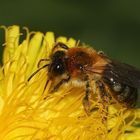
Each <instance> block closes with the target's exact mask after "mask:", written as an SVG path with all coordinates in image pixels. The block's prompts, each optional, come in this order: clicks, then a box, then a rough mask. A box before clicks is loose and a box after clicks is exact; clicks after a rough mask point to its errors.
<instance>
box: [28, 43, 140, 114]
mask: <svg viewBox="0 0 140 140" xmlns="http://www.w3.org/2000/svg"><path fill="white" fill-rule="evenodd" d="M58 48H61V50H60V49H58ZM62 48H63V49H62ZM40 61H43V59H42V60H40ZM45 67H48V77H49V80H56V79H57V83H56V85H55V86H54V88H53V91H56V90H58V89H59V87H60V86H62V85H63V84H64V83H68V82H69V81H72V83H80V85H82V86H85V96H84V98H83V106H84V108H85V110H86V111H87V112H88V109H89V107H88V105H89V96H90V93H91V92H92V91H91V90H92V88H91V87H92V85H91V81H95V83H96V86H97V87H98V89H99V91H100V98H101V99H102V102H103V104H104V103H107V102H108V100H109V98H110V97H111V98H113V99H115V100H116V101H117V102H118V103H120V104H121V105H123V106H125V107H126V108H133V107H134V106H135V105H136V101H137V92H138V91H137V90H138V88H139V87H140V71H139V70H137V69H136V68H134V67H132V66H130V65H128V64H124V63H120V62H117V61H115V60H111V59H110V58H108V57H107V56H105V55H104V54H103V53H101V52H97V51H95V50H94V49H92V48H88V47H82V46H81V47H80V46H79V47H75V48H69V47H68V46H66V45H65V44H63V43H60V42H59V43H57V44H56V45H55V46H54V49H53V51H52V54H51V56H50V62H49V64H47V65H44V66H43V67H41V68H39V69H38V70H37V71H36V72H34V73H33V74H32V75H31V77H30V78H29V79H28V81H29V80H30V79H31V78H32V77H33V76H34V75H35V74H36V73H37V72H38V71H40V70H41V69H43V68H45ZM78 86H79V85H78ZM106 87H107V88H108V90H107V88H106ZM108 92H109V93H108Z"/></svg>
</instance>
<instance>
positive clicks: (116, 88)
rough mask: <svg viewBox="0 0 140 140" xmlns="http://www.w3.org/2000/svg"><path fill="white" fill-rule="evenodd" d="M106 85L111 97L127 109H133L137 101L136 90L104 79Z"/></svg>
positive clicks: (112, 80)
mask: <svg viewBox="0 0 140 140" xmlns="http://www.w3.org/2000/svg"><path fill="white" fill-rule="evenodd" d="M105 82H106V83H107V84H108V86H109V88H110V90H111V92H112V96H113V97H114V98H115V99H116V100H117V101H118V102H119V103H121V104H123V105H124V106H125V107H127V108H133V107H134V106H135V105H136V101H137V89H136V88H134V87H131V86H129V85H125V84H122V83H119V82H116V81H114V79H113V78H110V79H109V80H108V79H105Z"/></svg>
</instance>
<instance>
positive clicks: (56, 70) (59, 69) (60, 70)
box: [53, 63, 65, 75]
mask: <svg viewBox="0 0 140 140" xmlns="http://www.w3.org/2000/svg"><path fill="white" fill-rule="evenodd" d="M53 72H54V74H56V75H61V74H63V73H64V72H65V67H64V65H63V64H62V63H59V64H56V65H55V66H54V67H53Z"/></svg>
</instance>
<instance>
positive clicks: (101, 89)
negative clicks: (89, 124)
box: [97, 81, 110, 123]
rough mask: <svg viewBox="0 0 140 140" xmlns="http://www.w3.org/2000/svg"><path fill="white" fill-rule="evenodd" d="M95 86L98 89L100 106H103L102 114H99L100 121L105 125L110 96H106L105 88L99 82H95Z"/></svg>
mask: <svg viewBox="0 0 140 140" xmlns="http://www.w3.org/2000/svg"><path fill="white" fill-rule="evenodd" d="M97 85H98V87H99V96H100V100H101V104H102V106H103V109H102V113H101V114H102V121H103V123H106V122H107V115H108V105H109V97H110V96H109V95H108V94H107V92H106V89H105V86H104V84H103V83H102V82H101V81H97Z"/></svg>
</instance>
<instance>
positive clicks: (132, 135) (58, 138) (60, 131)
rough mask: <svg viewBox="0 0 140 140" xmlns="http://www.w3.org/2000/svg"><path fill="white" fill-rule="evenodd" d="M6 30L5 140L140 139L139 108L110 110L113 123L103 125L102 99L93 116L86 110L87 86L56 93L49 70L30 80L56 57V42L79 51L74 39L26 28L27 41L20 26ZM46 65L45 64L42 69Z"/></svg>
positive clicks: (1, 95)
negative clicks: (85, 96) (50, 58)
mask: <svg viewBox="0 0 140 140" xmlns="http://www.w3.org/2000/svg"><path fill="white" fill-rule="evenodd" d="M2 28H4V29H5V43H4V45H3V46H4V53H3V64H2V65H1V66H0V140H102V139H104V140H139V139H140V135H139V133H140V129H139V127H138V126H139V118H140V111H139V109H135V110H125V109H123V108H121V109H116V108H115V107H113V106H109V109H108V115H107V121H106V122H103V121H102V118H103V117H104V116H103V115H105V114H102V110H103V108H102V106H101V104H99V102H97V101H96V100H94V99H93V100H91V103H92V105H91V107H92V108H93V111H92V113H91V115H87V114H86V112H85V111H84V109H83V105H82V99H83V97H84V94H85V93H84V88H78V87H73V86H69V85H67V86H62V87H61V88H59V90H58V91H56V92H55V93H53V94H51V93H50V88H51V87H52V85H53V84H54V83H53V82H52V81H49V82H48V83H47V84H46V82H47V79H48V75H47V74H48V72H47V67H46V68H44V69H42V70H41V71H39V72H38V73H36V74H35V75H34V76H33V77H32V78H31V79H30V81H28V78H29V77H30V76H31V75H32V74H33V73H34V72H35V71H36V70H37V69H38V63H39V61H40V60H41V59H46V58H49V57H50V55H51V53H52V49H53V47H54V45H55V44H56V42H62V43H64V44H66V45H67V46H69V47H75V46H77V42H76V41H75V40H74V39H72V38H70V39H67V38H66V37H58V38H56V39H55V37H54V34H53V33H52V32H47V33H46V34H45V35H44V34H43V33H41V32H29V31H28V29H27V28H24V29H25V31H26V37H25V39H23V40H21V39H20V37H21V35H22V34H21V33H20V30H19V27H18V26H11V27H8V28H6V27H2ZM46 63H47V61H42V62H41V63H40V65H41V66H43V65H44V64H46ZM45 85H46V87H45ZM44 87H45V90H44ZM97 92H98V91H97ZM96 108H98V109H96Z"/></svg>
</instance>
